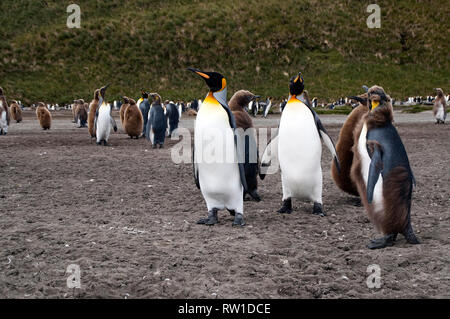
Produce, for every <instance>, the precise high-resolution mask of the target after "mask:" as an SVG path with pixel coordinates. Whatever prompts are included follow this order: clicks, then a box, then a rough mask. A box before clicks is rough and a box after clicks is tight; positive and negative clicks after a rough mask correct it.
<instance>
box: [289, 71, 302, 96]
mask: <svg viewBox="0 0 450 319" xmlns="http://www.w3.org/2000/svg"><path fill="white" fill-rule="evenodd" d="M304 89H305V83H304V82H303V76H302V72H298V75H296V76H293V77H292V78H291V80H290V81H289V93H290V94H291V95H300V94H302V93H303V90H304Z"/></svg>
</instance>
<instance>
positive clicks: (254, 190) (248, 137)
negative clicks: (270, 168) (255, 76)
mask: <svg viewBox="0 0 450 319" xmlns="http://www.w3.org/2000/svg"><path fill="white" fill-rule="evenodd" d="M256 98H259V96H258V95H254V94H253V93H251V92H249V91H246V90H240V91H237V92H236V93H234V95H233V96H232V97H231V99H230V102H229V103H228V106H229V108H230V110H231V112H233V116H234V118H235V121H236V128H241V129H242V130H243V132H242V133H244V135H243V136H242V137H241V136H239V135H238V137H241V138H243V139H244V140H243V141H241V144H240V145H245V163H244V169H245V180H246V182H247V192H245V193H247V194H249V195H250V196H251V197H252V198H253V199H254V200H255V201H257V202H259V201H260V200H261V197H260V196H259V194H258V180H257V176H258V173H259V169H258V158H259V155H258V144H257V141H256V130H255V128H254V127H253V121H252V119H251V117H250V116H249V115H248V113H247V112H246V111H245V107H246V106H247V105H249V102H251V101H254V100H255V99H256ZM244 143H245V144H244ZM251 150H254V152H253V154H252V153H251ZM245 193H244V196H245Z"/></svg>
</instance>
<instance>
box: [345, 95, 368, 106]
mask: <svg viewBox="0 0 450 319" xmlns="http://www.w3.org/2000/svg"><path fill="white" fill-rule="evenodd" d="M347 98H348V99H350V100H355V101H358V102H359V103H361V104H362V105H364V104H366V101H365V100H364V99H363V98H360V97H359V96H349V97H347Z"/></svg>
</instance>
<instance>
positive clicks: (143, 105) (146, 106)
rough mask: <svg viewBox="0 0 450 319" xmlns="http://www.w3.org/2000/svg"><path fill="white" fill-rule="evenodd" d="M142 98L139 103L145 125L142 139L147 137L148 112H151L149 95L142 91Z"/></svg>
mask: <svg viewBox="0 0 450 319" xmlns="http://www.w3.org/2000/svg"><path fill="white" fill-rule="evenodd" d="M141 93H142V97H141V98H140V99H139V101H138V106H139V109H140V110H141V113H142V118H143V120H144V124H143V126H142V135H141V137H145V129H146V127H147V121H148V112H149V111H150V102H149V101H148V93H147V92H144V91H143V90H142V92H141Z"/></svg>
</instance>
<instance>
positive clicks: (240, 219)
mask: <svg viewBox="0 0 450 319" xmlns="http://www.w3.org/2000/svg"><path fill="white" fill-rule="evenodd" d="M232 226H240V227H243V226H245V221H244V216H242V214H241V213H237V214H236V216H234V221H233V224H232Z"/></svg>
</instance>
